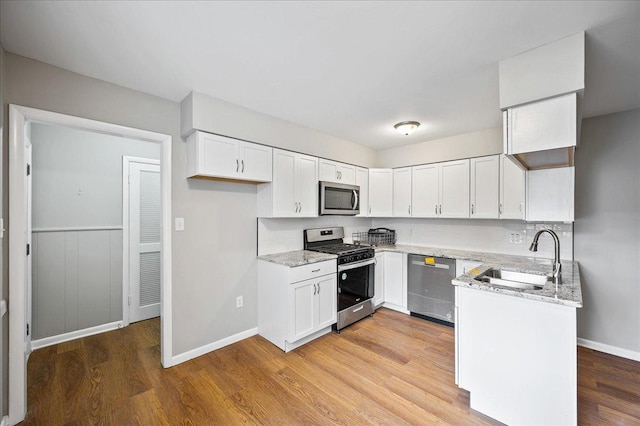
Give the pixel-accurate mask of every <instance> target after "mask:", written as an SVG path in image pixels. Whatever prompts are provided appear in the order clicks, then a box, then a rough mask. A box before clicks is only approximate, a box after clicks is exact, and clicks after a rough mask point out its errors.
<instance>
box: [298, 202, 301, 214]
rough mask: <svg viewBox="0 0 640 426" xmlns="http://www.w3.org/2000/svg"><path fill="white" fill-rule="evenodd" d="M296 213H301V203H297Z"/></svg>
mask: <svg viewBox="0 0 640 426" xmlns="http://www.w3.org/2000/svg"><path fill="white" fill-rule="evenodd" d="M298 213H302V203H298Z"/></svg>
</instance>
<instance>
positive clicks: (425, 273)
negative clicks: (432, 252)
mask: <svg viewBox="0 0 640 426" xmlns="http://www.w3.org/2000/svg"><path fill="white" fill-rule="evenodd" d="M408 262H409V268H408V276H407V279H408V297H407V307H408V308H409V312H411V315H413V316H418V317H421V318H426V319H430V320H435V321H436V322H440V323H445V324H447V325H453V309H454V302H455V290H454V287H453V284H451V280H452V279H454V278H455V277H456V261H455V259H447V258H444V257H431V256H423V255H417V254H410V255H409V260H408Z"/></svg>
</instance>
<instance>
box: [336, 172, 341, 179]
mask: <svg viewBox="0 0 640 426" xmlns="http://www.w3.org/2000/svg"><path fill="white" fill-rule="evenodd" d="M338 179H340V172H339V171H337V170H336V180H338Z"/></svg>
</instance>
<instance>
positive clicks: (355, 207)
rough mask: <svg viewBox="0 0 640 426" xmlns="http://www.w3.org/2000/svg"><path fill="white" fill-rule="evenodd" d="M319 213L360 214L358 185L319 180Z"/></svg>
mask: <svg viewBox="0 0 640 426" xmlns="http://www.w3.org/2000/svg"><path fill="white" fill-rule="evenodd" d="M319 206H320V212H319V213H320V214H321V215H330V214H333V215H343V216H344V215H348V216H351V215H357V214H360V187H359V186H357V185H345V184H342V183H333V182H320V204H319Z"/></svg>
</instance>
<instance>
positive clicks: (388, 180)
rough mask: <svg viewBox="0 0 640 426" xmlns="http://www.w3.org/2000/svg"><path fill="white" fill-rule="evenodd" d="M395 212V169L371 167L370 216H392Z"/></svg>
mask: <svg viewBox="0 0 640 426" xmlns="http://www.w3.org/2000/svg"><path fill="white" fill-rule="evenodd" d="M392 213H393V170H392V169H369V216H370V217H391V216H392Z"/></svg>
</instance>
